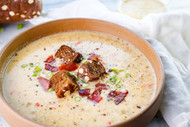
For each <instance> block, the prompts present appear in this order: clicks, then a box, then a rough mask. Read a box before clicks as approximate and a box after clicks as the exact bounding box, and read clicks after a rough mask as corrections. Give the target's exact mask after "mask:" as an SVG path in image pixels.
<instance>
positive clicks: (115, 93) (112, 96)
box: [107, 90, 117, 101]
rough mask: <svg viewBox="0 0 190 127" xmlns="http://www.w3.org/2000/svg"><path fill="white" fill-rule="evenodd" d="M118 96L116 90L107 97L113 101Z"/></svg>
mask: <svg viewBox="0 0 190 127" xmlns="http://www.w3.org/2000/svg"><path fill="white" fill-rule="evenodd" d="M116 96H117V92H116V91H115V90H112V91H110V93H109V94H108V96H107V100H108V101H110V100H113V99H114V98H115V97H116Z"/></svg>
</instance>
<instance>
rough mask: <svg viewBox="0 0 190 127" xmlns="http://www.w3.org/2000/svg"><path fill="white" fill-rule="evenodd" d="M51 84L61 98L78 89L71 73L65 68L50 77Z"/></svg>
mask: <svg viewBox="0 0 190 127" xmlns="http://www.w3.org/2000/svg"><path fill="white" fill-rule="evenodd" d="M50 85H51V87H52V89H53V90H54V91H55V92H56V95H57V97H59V98H62V97H64V96H66V95H67V94H68V93H72V92H74V91H75V90H77V89H78V85H77V84H76V83H75V82H74V80H73V78H72V77H71V76H70V75H69V72H68V71H65V70H62V71H59V72H57V73H56V74H55V75H53V76H52V77H51V79H50Z"/></svg>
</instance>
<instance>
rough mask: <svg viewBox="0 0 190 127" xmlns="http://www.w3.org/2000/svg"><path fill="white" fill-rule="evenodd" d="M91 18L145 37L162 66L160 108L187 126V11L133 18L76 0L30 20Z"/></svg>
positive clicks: (174, 125) (175, 125) (174, 123)
mask: <svg viewBox="0 0 190 127" xmlns="http://www.w3.org/2000/svg"><path fill="white" fill-rule="evenodd" d="M63 18H92V19H100V20H105V21H109V22H112V23H116V24H119V25H121V26H123V27H126V28H128V29H130V30H132V31H134V32H135V33H137V34H138V35H140V36H141V37H143V38H144V39H146V40H147V41H148V42H149V43H150V44H151V45H152V47H153V48H154V49H155V51H156V52H157V53H158V55H159V56H160V57H161V60H162V62H163V65H164V69H165V75H166V81H165V84H166V86H165V89H164V97H163V100H162V104H161V107H160V111H161V113H162V115H163V117H164V119H165V120H166V122H167V124H168V125H169V126H171V127H190V49H189V48H190V29H189V28H190V12H189V13H188V12H167V13H162V14H150V15H148V16H146V17H145V18H143V19H142V20H136V19H133V18H130V17H128V16H127V15H124V14H119V13H116V12H111V11H109V10H108V9H107V8H106V7H105V6H104V5H103V4H101V3H100V2H99V1H97V0H90V1H89V0H78V1H75V2H73V3H71V4H68V5H66V6H64V7H61V8H57V9H54V10H52V11H49V12H48V13H47V14H46V15H45V16H44V17H41V18H39V19H35V20H32V21H31V23H33V24H39V23H42V22H46V21H49V20H53V19H63Z"/></svg>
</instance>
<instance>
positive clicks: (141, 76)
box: [3, 31, 156, 127]
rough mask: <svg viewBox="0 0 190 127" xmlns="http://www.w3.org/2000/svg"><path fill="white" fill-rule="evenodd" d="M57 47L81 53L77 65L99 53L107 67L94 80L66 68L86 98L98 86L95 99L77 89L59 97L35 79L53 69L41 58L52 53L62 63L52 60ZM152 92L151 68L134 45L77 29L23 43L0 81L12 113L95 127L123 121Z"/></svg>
mask: <svg viewBox="0 0 190 127" xmlns="http://www.w3.org/2000/svg"><path fill="white" fill-rule="evenodd" d="M61 45H67V46H69V47H71V48H72V49H73V50H74V51H75V52H79V53H80V54H82V56H83V58H84V59H83V60H82V62H80V63H77V65H78V67H80V66H81V64H84V63H85V62H89V61H91V60H90V58H91V57H94V56H96V57H98V59H99V61H100V62H101V64H102V65H103V66H104V68H105V70H106V74H105V75H104V76H102V77H100V78H99V79H97V80H94V81H85V80H83V79H81V78H80V77H78V76H77V75H78V74H77V73H78V72H79V68H75V69H74V70H73V71H70V72H69V73H70V74H71V75H73V76H75V79H76V78H77V80H76V83H77V84H78V85H79V90H89V91H90V94H91V95H89V96H91V97H92V94H93V92H95V90H96V89H97V87H96V84H98V83H99V84H103V86H102V87H101V92H99V93H98V97H99V99H98V100H97V98H95V99H94V100H93V99H90V97H89V96H81V94H80V95H79V90H77V89H76V90H75V91H74V92H73V93H70V94H67V95H66V96H65V97H63V98H58V97H57V96H56V93H55V91H54V90H52V88H48V90H45V89H44V86H43V83H42V84H41V82H39V77H43V78H44V79H46V80H45V81H49V80H50V78H51V77H52V76H53V75H54V74H55V73H57V72H56V71H51V70H47V69H45V66H46V64H45V62H44V61H46V60H47V58H48V57H49V56H52V55H53V56H52V57H53V58H54V59H55V61H54V63H53V64H52V66H54V67H60V66H61V64H62V61H61V60H60V59H59V58H55V53H56V52H57V50H58V49H59V48H60V46H61ZM89 63H91V62H89ZM104 87H106V88H104ZM155 90H156V79H155V74H154V70H153V69H152V66H151V64H150V63H149V62H148V60H147V59H146V57H145V56H144V55H143V54H142V53H141V52H140V51H138V50H137V49H136V48H135V47H133V46H132V45H130V44H128V43H127V42H124V41H122V40H121V39H119V38H116V37H113V36H110V35H106V34H101V33H95V32H80V31H75V32H65V33H58V34H54V35H50V36H47V37H43V38H40V39H38V40H36V41H34V42H32V43H30V44H28V45H26V46H25V47H23V48H22V49H21V50H19V51H18V52H16V53H15V54H14V55H13V57H12V58H11V60H10V62H9V64H8V65H7V69H6V73H5V76H4V80H3V94H4V97H5V99H6V101H7V102H8V103H9V104H10V105H11V106H12V107H13V108H14V109H15V110H16V111H18V112H19V113H20V114H22V115H23V116H26V117H28V118H30V119H32V120H34V121H37V122H40V123H44V124H46V125H50V126H58V127H69V126H80V127H85V126H89V125H90V126H91V127H93V126H94V127H95V126H97V127H100V126H107V125H113V124H116V123H118V122H121V121H124V120H127V119H129V118H131V117H132V116H134V115H135V114H137V113H139V112H141V111H142V110H143V109H144V108H146V107H147V106H148V105H149V104H150V101H151V100H152V98H153V97H154V94H155ZM113 93H116V94H117V96H113Z"/></svg>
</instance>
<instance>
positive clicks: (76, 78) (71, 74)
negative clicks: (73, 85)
mask: <svg viewBox="0 0 190 127" xmlns="http://www.w3.org/2000/svg"><path fill="white" fill-rule="evenodd" d="M69 75H70V76H74V77H75V80H76V81H78V80H79V78H78V77H77V76H76V75H75V74H73V73H71V72H69Z"/></svg>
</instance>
